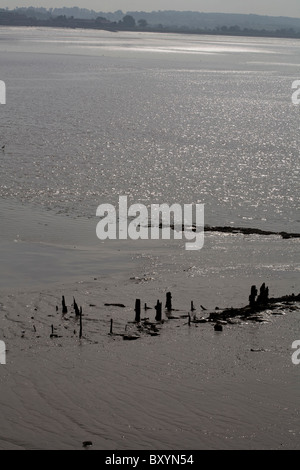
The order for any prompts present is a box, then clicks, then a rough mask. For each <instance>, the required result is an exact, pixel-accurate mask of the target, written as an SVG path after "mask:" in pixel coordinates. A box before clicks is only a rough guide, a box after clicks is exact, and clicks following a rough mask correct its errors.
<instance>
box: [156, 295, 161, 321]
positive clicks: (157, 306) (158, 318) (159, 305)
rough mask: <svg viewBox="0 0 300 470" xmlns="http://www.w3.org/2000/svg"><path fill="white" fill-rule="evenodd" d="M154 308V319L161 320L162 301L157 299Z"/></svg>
mask: <svg viewBox="0 0 300 470" xmlns="http://www.w3.org/2000/svg"><path fill="white" fill-rule="evenodd" d="M155 310H156V316H155V320H156V321H161V310H162V303H161V302H160V301H159V300H158V301H157V304H156V306H155Z"/></svg>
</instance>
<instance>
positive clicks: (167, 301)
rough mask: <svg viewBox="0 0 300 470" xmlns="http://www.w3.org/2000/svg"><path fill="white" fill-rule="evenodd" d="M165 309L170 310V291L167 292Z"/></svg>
mask: <svg viewBox="0 0 300 470" xmlns="http://www.w3.org/2000/svg"><path fill="white" fill-rule="evenodd" d="M166 309H167V310H168V312H171V310H172V294H171V292H167V300H166Z"/></svg>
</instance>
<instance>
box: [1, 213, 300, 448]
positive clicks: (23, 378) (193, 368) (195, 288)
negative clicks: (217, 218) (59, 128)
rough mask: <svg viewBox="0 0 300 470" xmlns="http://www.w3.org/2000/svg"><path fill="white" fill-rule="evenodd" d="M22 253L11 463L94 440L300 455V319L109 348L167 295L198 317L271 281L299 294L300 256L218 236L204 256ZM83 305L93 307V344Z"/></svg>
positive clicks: (14, 308)
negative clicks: (79, 314) (297, 351)
mask: <svg viewBox="0 0 300 470" xmlns="http://www.w3.org/2000/svg"><path fill="white" fill-rule="evenodd" d="M34 220H35V221H36V223H37V221H38V220H39V219H38V217H37V216H36V217H35V219H34ZM50 222H51V221H50ZM48 223H49V221H48ZM70 224H71V225H72V224H73V222H70ZM29 225H30V224H29ZM50 226H51V223H50ZM50 228H51V227H49V228H48V229H49V230H50ZM52 228H53V227H52ZM23 230H24V229H23ZM82 230H83V229H82ZM4 232H5V231H4ZM61 232H64V230H61ZM7 233H10V234H11V231H10V232H9V230H8V232H7ZM76 233H77V235H78V234H80V233H81V232H80V230H78V232H76ZM2 234H3V232H2ZM51 236H53V230H52V233H51ZM59 236H62V234H60V235H59ZM78 236H79V235H78ZM4 238H5V237H4ZM50 238H51V237H50ZM74 238H76V237H75V235H74ZM13 239H15V237H11V235H9V236H7V237H6V239H4V240H2V242H1V252H2V259H3V263H2V267H1V271H0V273H1V281H2V280H3V283H2V286H3V288H2V290H1V297H0V340H4V341H5V343H6V346H7V364H6V365H1V367H0V383H1V385H0V387H1V394H0V414H1V430H0V449H81V448H82V442H83V441H87V440H88V441H92V442H93V447H92V449H106V450H116V449H129V450H133V449H150V450H163V449H165V450H177V449H193V450H195V449H299V448H300V444H299V442H300V440H299V431H300V426H299V373H300V366H295V365H293V364H292V360H291V356H292V353H293V350H292V349H291V345H292V343H293V341H295V340H297V339H300V338H299V311H292V312H290V311H286V314H285V315H282V316H275V315H272V314H271V313H270V314H269V315H268V314H267V319H268V320H269V321H268V322H266V323H252V322H248V323H242V324H235V325H229V324H228V325H224V329H223V332H215V331H214V328H213V325H212V324H210V323H206V324H198V325H195V324H192V325H191V327H189V326H188V325H187V319H186V318H179V319H173V320H169V321H168V320H166V321H165V323H164V324H163V325H162V326H161V330H160V335H159V336H155V337H152V336H149V335H146V334H142V335H141V338H140V339H138V340H136V341H124V340H123V338H122V337H121V336H109V335H108V333H109V329H110V320H111V318H112V319H113V320H114V324H113V328H114V332H115V333H121V334H122V333H124V331H125V325H126V324H127V322H128V321H132V320H134V316H135V314H134V303H135V299H136V298H140V299H141V301H142V306H143V305H144V303H145V302H146V303H147V304H148V306H150V307H154V305H155V304H156V301H157V299H160V301H162V302H163V303H164V302H165V295H166V292H167V291H171V292H172V295H173V307H174V308H176V309H178V311H175V312H174V315H175V316H180V315H182V314H186V313H187V312H188V310H189V308H190V302H191V300H193V301H194V304H195V306H196V308H197V310H196V314H197V315H198V316H201V315H203V314H205V315H207V314H208V313H209V312H210V311H213V310H214V308H215V307H216V306H217V305H218V306H219V307H220V308H222V307H230V306H231V305H232V306H243V305H245V304H246V303H247V300H248V295H249V291H250V286H251V284H252V283H253V282H254V281H255V282H256V283H257V285H258V286H259V285H260V283H261V281H263V280H265V281H266V282H267V284H268V285H269V287H270V295H271V296H274V295H283V294H285V293H292V292H293V291H294V292H295V293H297V292H298V290H299V289H297V281H298V276H299V275H298V271H297V269H296V264H293V260H295V257H296V253H297V250H298V243H299V242H297V241H296V240H281V239H280V238H272V237H271V238H267V237H261V238H260V237H257V236H253V237H244V236H243V235H241V234H239V235H217V234H211V235H207V236H206V241H205V248H203V250H202V252H201V254H200V253H199V254H198V255H197V256H196V255H195V253H194V254H192V253H187V252H185V251H184V250H181V248H180V249H179V248H178V243H179V245H180V244H181V242H178V241H177V242H174V241H173V242H170V243H169V242H156V244H154V245H153V243H152V242H149V243H148V244H147V243H146V244H144V243H137V244H131V243H130V242H126V243H125V244H122V245H119V244H118V243H116V244H112V245H111V244H107V245H105V249H104V250H103V245H101V247H102V248H101V253H100V252H99V251H96V250H95V249H94V248H93V249H92V248H91V247H90V246H88V244H87V245H86V246H85V247H81V248H78V246H79V244H78V245H76V246H77V248H74V246H75V245H74V246H73V247H71V246H66V245H65V246H64V243H61V244H59V243H57V245H53V244H52V245H51V244H49V241H48V240H47V239H46V238H45V239H43V237H41V235H39V239H40V240H43V241H44V243H36V242H35V241H33V240H30V239H28V237H27V236H25V232H23V234H22V233H20V237H19V239H21V240H22V241H19V242H18V243H15V242H13ZM77 241H78V240H77ZM119 250H121V251H119ZM280 253H282V258H283V259H281V254H280ZM283 253H284V255H283ZM45 260H46V261H47V262H46V263H45ZM18 262H19V270H18ZM9 266H11V270H10V271H9V270H8V268H9ZM120 267H122V270H120ZM8 273H10V276H8V275H7V274H8ZM55 281H57V282H55ZM5 282H6V284H5ZM12 284H13V285H14V286H15V287H12ZM62 295H65V297H66V302H67V305H68V307H69V311H68V314H66V315H65V316H62V313H61V297H62ZM73 296H75V298H76V301H77V303H78V305H79V306H82V307H83V338H82V340H79V338H78V335H79V322H78V319H76V318H75V315H74V313H73V310H72V308H71V304H72V302H73ZM105 303H123V304H124V305H125V306H126V308H119V307H105V306H104V304H105ZM201 304H202V305H204V306H205V307H206V308H207V311H205V312H204V311H202V309H201V307H200V305H201ZM91 305H93V306H91ZM56 306H58V307H59V310H58V312H56ZM163 306H164V305H163ZM142 316H144V312H143V311H142ZM145 316H147V317H149V318H150V319H151V320H154V317H155V310H154V309H152V310H148V311H147V312H145ZM164 318H165V316H164ZM51 325H53V326H54V328H55V334H57V335H58V336H59V337H58V338H52V339H51V338H50V334H51ZM131 328H133V327H132V326H131ZM251 349H253V350H254V351H251Z"/></svg>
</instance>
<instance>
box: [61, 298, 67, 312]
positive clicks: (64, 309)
mask: <svg viewBox="0 0 300 470" xmlns="http://www.w3.org/2000/svg"><path fill="white" fill-rule="evenodd" d="M61 304H62V313H68V309H67V306H66V301H65V297H64V296H62V301H61Z"/></svg>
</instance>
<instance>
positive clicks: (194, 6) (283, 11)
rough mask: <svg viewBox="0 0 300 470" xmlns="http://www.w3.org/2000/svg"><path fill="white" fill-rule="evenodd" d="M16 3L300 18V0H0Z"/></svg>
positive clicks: (0, 5)
mask: <svg viewBox="0 0 300 470" xmlns="http://www.w3.org/2000/svg"><path fill="white" fill-rule="evenodd" d="M16 6H19V7H23V6H40V7H41V6H42V7H45V8H50V7H62V6H66V7H73V6H78V7H81V8H88V9H93V10H96V11H115V10H123V11H124V12H126V11H130V10H134V11H152V10H192V11H206V12H221V13H256V14H259V15H270V16H294V17H297V18H300V0H0V8H5V7H8V8H10V9H11V8H15V7H16Z"/></svg>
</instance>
